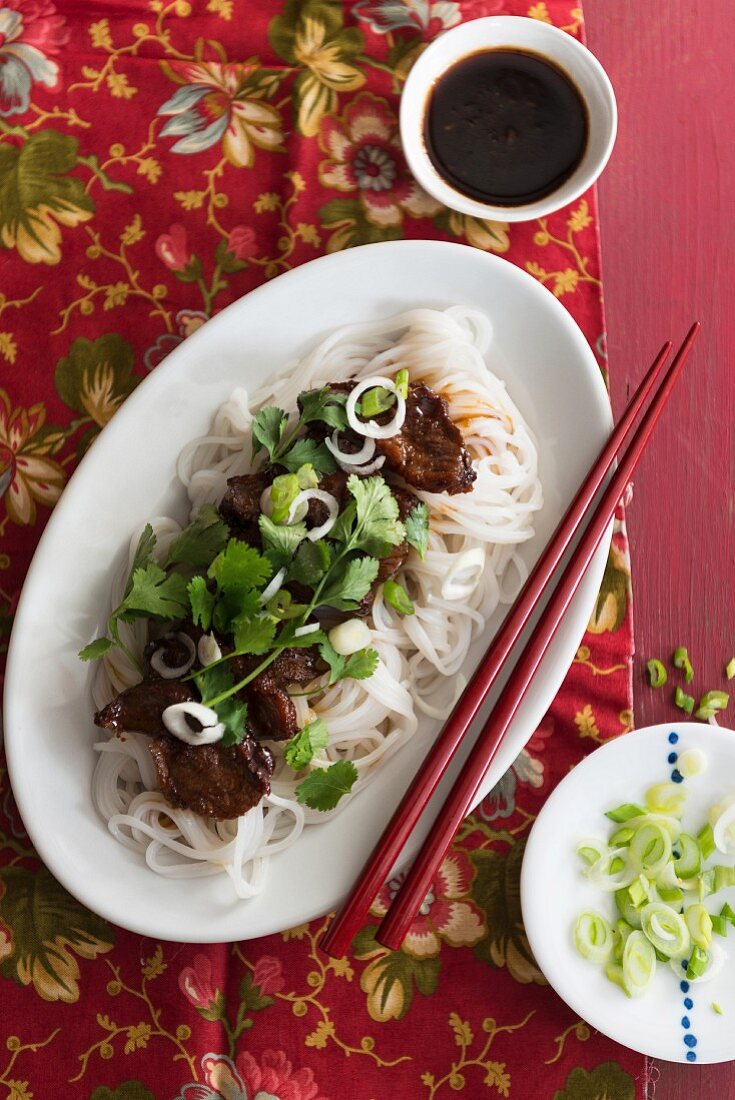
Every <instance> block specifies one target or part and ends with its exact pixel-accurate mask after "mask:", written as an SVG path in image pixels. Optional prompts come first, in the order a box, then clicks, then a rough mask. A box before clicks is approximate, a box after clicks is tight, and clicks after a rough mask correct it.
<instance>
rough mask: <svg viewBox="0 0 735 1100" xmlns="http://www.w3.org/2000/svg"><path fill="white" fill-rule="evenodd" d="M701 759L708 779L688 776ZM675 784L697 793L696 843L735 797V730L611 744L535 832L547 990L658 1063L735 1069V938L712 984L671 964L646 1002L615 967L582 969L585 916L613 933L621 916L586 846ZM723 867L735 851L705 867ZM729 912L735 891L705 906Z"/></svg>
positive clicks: (693, 810) (559, 791) (530, 859)
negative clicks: (597, 879) (587, 867)
mask: <svg viewBox="0 0 735 1100" xmlns="http://www.w3.org/2000/svg"><path fill="white" fill-rule="evenodd" d="M691 749H698V750H700V752H701V753H702V754H703V755H704V761H705V767H704V769H703V770H702V771H701V772H700V773H699V774H696V775H689V774H687V769H685V768H684V767H683V766H682V770H681V771H680V770H679V767H678V764H679V763H680V761H681V759H682V757H683V755H684V754H685V753H687V752H688V751H689V750H691ZM682 772H684V774H682ZM666 782H673V783H676V784H680V785H681V788H682V791H685V792H686V796H687V797H686V801H685V804H684V811H683V816H682V828H683V830H684V831H685V832H692V833H693V834H694V835H696V833H697V832H699V830H700V828H701V827H702V826H703V825H704V824H706V822H707V819H708V818H707V815H708V811H709V810H710V808H711V807H712V806H713V805H715V804H717V803H719V802H722V801H723V800H724V799H726V798H727V797H728V796H735V731H733V730H728V729H723V728H722V727H718V726H710V725H706V724H703V723H699V722H680V723H673V724H665V725H659V726H650V727H648V728H646V729H640V730H634V731H633V732H632V733H628V734H625V735H624V736H622V737H618V738H615V739H614V740H612V741H609V742H608V743H607V744H605V745H603V746H601V747H600V748H599V749H596V750H595V751H594V752H593V753H591V754H590V755H589V756H588V757H587V758H586V759H585V760H583V761H582V762H581V763H580V764H578V765H577V766H576V767H575V768H574V769H573V770H572V771H571V772H570V773H569V774H568V775H567V776H566V777H565V778H564V779H563V780H562V782H561V783H560V784H559V785H558V787H557V788H556V789H555V790H554V791H553V792H552V794H551V795H550V796H549V798H548V800H547V802H546V804H545V805H544V807H543V808H542V810H541V812H540V813H539V815H538V818H537V819H536V821H535V823H534V826H533V829H532V830H531V834H530V836H529V839H528V844H527V846H526V852H525V855H524V860H523V869H522V874H521V904H522V909H523V921H524V925H525V929H526V935H527V936H528V941H529V944H530V946H531V950H532V951H533V954H534V956H535V958H536V961H537V963H538V965H539V967H540V969H541V971H542V973H543V974H544V976H545V977H546V979H547V981H548V982H549V984H550V985H551V986H552V988H553V989H555V990H556V992H557V993H558V994H559V996H560V997H561V998H562V1000H564V1001H565V1002H566V1003H567V1004H568V1005H569V1007H570V1008H571V1009H572V1010H573V1011H574V1012H576V1013H577V1014H578V1015H579V1016H580V1017H582V1019H584V1020H586V1021H587V1023H588V1024H590V1025H591V1026H592V1027H594V1028H596V1029H597V1030H598V1031H600V1032H602V1033H603V1034H604V1035H607V1036H609V1038H611V1039H614V1040H615V1041H616V1042H618V1043H621V1044H622V1045H623V1046H626V1047H629V1048H630V1049H631V1050H636V1051H639V1052H640V1053H642V1054H647V1055H649V1056H650V1057H653V1058H662V1059H665V1060H667V1061H670V1062H683V1063H685V1064H687V1063H689V1064H697V1063H712V1062H726V1061H730V1060H732V1059H734V1058H735V927H732V926H729V927H728V936H727V937H726V938H725V939H720V938H719V937H717V936H715V940H716V941H717V942H718V943H719V944H720V945H721V946H722V948H723V949H724V952H725V955H726V958H725V962H724V965H723V966H722V967H721V969H720V970H719V971H718V972H717V973H716V974H715V976H714V977H712V978H711V979H710V980H709V981H687V980H686V975H685V973H684V971H682V973H681V974H675V973H674V969H673V968H672V967H671V966H670V965H669V964H668V963H659V964H658V965H657V968H656V974H655V976H654V979H653V982H652V983H651V985H650V986H649V987H648V989H647V990H646V992H645V993H643V994H642V995H641V996H640V997H635V998H629V997H627V996H626V995H625V993H624V992H623V991H622V990H621V989H620V988H619V987H618V986H616V985H614V984H613V983H611V982H610V981H609V980H608V979H607V978H606V977H605V973H604V967H602V966H600V965H599V964H594V963H591V962H589V961H588V960H587V959H584V958H582V957H581V956H580V955H579V954H578V952H577V950H576V948H575V946H574V942H573V931H574V926H575V923H576V920H577V917H578V916H579V914H580V913H581V912H582V911H583V910H586V909H595V910H597V911H598V912H600V913H602V914H603V915H604V916H605V917H607V918H608V920H609V921H610V922H611V923H612V924H613V926H614V925H615V921H616V919H617V917H618V916H619V914H618V913H617V910H616V907H615V901H614V896H613V894H612V893H605V892H604V891H603V890H601V889H600V888H599V887H597V886H595V885H594V884H593V883H592V882H590V881H589V879H587V878H586V877H585V876H584V874H583V873H582V871H583V864H582V863H581V861H580V858H579V856H578V855H577V852H576V848H577V845H578V844H579V842H580V840H582V839H583V838H585V837H599V838H600V839H601V840H605V839H606V838H607V837H608V835H609V826H610V822H608V821H607V820H606V818H605V817H604V813H605V811H607V810H611V809H613V808H614V807H616V806H620V805H621V804H623V803H642V802H643V799H644V795H645V792H646V791H647V789H648V788H649V787H652V786H653V785H654V784H657V783H666ZM715 863H719V864H725V865H728V866H735V850H732V851H730V852H728V853H727V854H723V853H722V852H715V853H714V854H713V855H712V856H711V857H710V859H709V860H707V861H706V863H705V864H703V867H705V868H706V867H709V866H710V865H712V864H715ZM692 900H694V901H696V900H698V899H697V898H696V897H695V898H693V899H692ZM725 902H728V903H729V904H730V905H731V906H732V907H733V908H735V887H728V888H726V889H723V890H720V891H718V892H717V893H716V894H712V895H711V896H709V897H707V898H705V899H704V901H703V904H704V905H705V906H706V908H707V909H708V910H709V912H710V913H712V914H715V913H719V912H720V910H721V908H722V906H723V905H724V904H725ZM685 965H686V964H685Z"/></svg>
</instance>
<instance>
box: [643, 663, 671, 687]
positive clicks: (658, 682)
mask: <svg viewBox="0 0 735 1100" xmlns="http://www.w3.org/2000/svg"><path fill="white" fill-rule="evenodd" d="M646 668H647V669H648V682H649V684H650V685H651V687H652V688H662V687H663V686H664V684H665V683H666V681H667V680H668V678H669V674H668V672H667V671H666V669H665V668H664V666H663V664H662V663H661V661H659V659H658V657H652V658H651V660H650V661H646Z"/></svg>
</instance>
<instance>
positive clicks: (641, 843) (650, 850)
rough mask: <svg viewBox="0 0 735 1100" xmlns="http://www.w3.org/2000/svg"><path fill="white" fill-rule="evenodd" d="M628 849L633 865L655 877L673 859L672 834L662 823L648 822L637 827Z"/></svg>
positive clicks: (650, 876)
mask: <svg viewBox="0 0 735 1100" xmlns="http://www.w3.org/2000/svg"><path fill="white" fill-rule="evenodd" d="M628 851H629V852H630V859H631V862H632V863H633V865H634V866H635V867H637V868H638V870H639V871H644V872H645V874H646V875H647V876H648V877H649V878H655V877H656V875H658V874H659V872H660V871H663V869H664V867H665V866H666V864H667V863H668V862H669V860H670V859H671V836H670V835H669V833H668V832H667V830H666V829H664V828H663V827H662V826H661V825H658V824H656V823H655V822H647V823H646V824H643V825H641V826H640V828H638V829H636V834H635V836H634V837H633V839H632V840H631V842H630V846H629V848H628Z"/></svg>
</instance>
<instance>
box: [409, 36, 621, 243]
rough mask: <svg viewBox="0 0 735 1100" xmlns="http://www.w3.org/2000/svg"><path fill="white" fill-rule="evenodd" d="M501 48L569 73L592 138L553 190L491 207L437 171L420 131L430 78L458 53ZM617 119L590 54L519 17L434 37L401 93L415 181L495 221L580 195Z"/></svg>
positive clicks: (453, 205)
mask: <svg viewBox="0 0 735 1100" xmlns="http://www.w3.org/2000/svg"><path fill="white" fill-rule="evenodd" d="M503 47H510V48H515V49H525V50H531V51H533V52H536V53H540V54H542V55H544V56H546V57H548V58H549V59H550V60H551V61H553V62H554V63H555V64H556V65H557V66H558V67H559V68H560V69H562V70H563V71H564V72H565V73H566V74H567V76H568V77H569V79H570V80H571V81H572V83H573V84H574V86H575V87H576V88H577V90H578V91H579V93H580V95H581V96H582V98H583V100H584V102H585V104H586V106H587V113H588V121H589V137H588V140H587V147H586V149H585V153H584V156H583V157H582V160H581V162H580V164H579V165H578V167H577V168H576V169H575V171H574V172H573V173H572V175H571V176H570V177H569V178H568V179H567V180H565V181H564V183H563V184H562V185H561V186H560V187H558V188H557V189H556V190H555V191H553V192H552V193H551V194H550V195H547V196H546V197H545V198H543V199H539V200H538V201H537V202H532V203H526V204H525V205H523V206H493V205H491V204H489V203H482V202H478V201H477V200H476V199H472V198H470V197H469V196H468V195H463V194H462V193H461V192H460V191H458V190H456V189H455V188H454V187H452V185H451V184H450V183H448V182H447V181H446V180H445V179H444V178H443V177H442V176H440V175H439V173H438V172H437V170H436V168H435V167H434V165H433V164H432V162H431V159H430V158H429V154H428V152H427V150H426V143H425V141H424V136H423V129H424V115H425V109H426V105H427V101H428V97H429V94H430V92H431V88H432V86H433V84H434V83H435V81H436V80H438V78H439V77H440V76H441V75H442V74H443V73H444V72H446V70H447V69H448V68H450V67H451V66H452V65H453V64H454V63H455V62H457V61H459V60H460V59H461V58H463V57H466V56H468V55H469V54H472V53H478V52H480V51H481V50H485V49H498V48H503ZM617 120H618V112H617V104H616V101H615V92H614V91H613V87H612V84H611V83H610V78H609V77H608V75H607V73H606V72H605V70H604V69H603V67H602V65H601V64H600V62H599V61H598V60H597V58H596V57H595V56H594V54H593V53H591V52H590V50H588V49H587V47H586V46H583V45H582V43H581V42H579V41H578V40H577V39H576V38H573V37H572V36H571V35H570V34H567V33H566V31H561V30H559V29H558V28H557V27H552V26H551V25H550V24H549V23H543V22H541V21H540V20H538V19H530V18H527V17H524V16H513V15H491V16H487V17H486V18H484V19H473V20H470V21H468V22H467V23H461V24H460V25H459V26H457V27H453V28H452V29H451V30H449V31H447V32H446V33H445V34H442V35H440V36H439V37H438V38H435V39H434V41H433V42H432V43H431V45H430V46H429V47H428V48H427V49H426V50H424V52H423V53H422V54H421V56H420V57H419V59H418V61H417V62H416V64H415V65H414V66H413V68H412V69H411V71H410V73H409V75H408V79H407V80H406V84H405V86H404V89H403V93H402V95H401V109H400V128H401V142H402V145H403V151H404V153H405V156H406V160H407V161H408V166H409V168H410V170H411V172H412V174H413V175H414V177H415V178H416V180H417V181H418V183H420V184H421V186H422V187H423V188H424V190H425V191H428V193H429V194H430V195H432V196H433V197H434V198H435V199H438V200H439V201H440V202H442V203H444V205H445V206H448V207H449V208H450V209H452V210H458V211H459V212H460V213H462V214H470V215H472V216H473V217H476V218H485V219H489V220H492V221H505V222H522V221H531V220H532V219H534V218H542V217H545V216H546V215H548V214H552V213H554V211H556V210H560V209H561V208H562V207H563V206H567V205H568V204H569V203H571V202H574V201H575V200H576V199H578V198H579V196H580V195H582V194H583V193H584V192H585V191H586V190H587V189H588V188H589V187H591V186H592V184H593V183H594V182H595V180H596V179H597V178H598V176H599V175H600V173H601V172H602V170H603V169H604V167H605V165H606V164H607V162H608V160H609V158H610V154H611V153H612V149H613V146H614V144H615V136H616V133H617Z"/></svg>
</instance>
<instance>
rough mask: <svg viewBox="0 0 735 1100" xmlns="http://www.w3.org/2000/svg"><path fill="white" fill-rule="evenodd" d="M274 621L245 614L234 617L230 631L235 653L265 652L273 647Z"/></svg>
mask: <svg viewBox="0 0 735 1100" xmlns="http://www.w3.org/2000/svg"><path fill="white" fill-rule="evenodd" d="M276 625H277V624H276V623H275V622H274V621H273V619H270V618H267V619H266V618H263V617H261V618H259V619H253V618H249V617H247V618H246V617H245V616H241V617H240V618H237V619H234V620H233V622H232V631H233V634H234V635H235V652H236V653H255V654H261V653H267V652H268V650H269V649H272V648H273V641H274V639H275V636H276Z"/></svg>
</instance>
